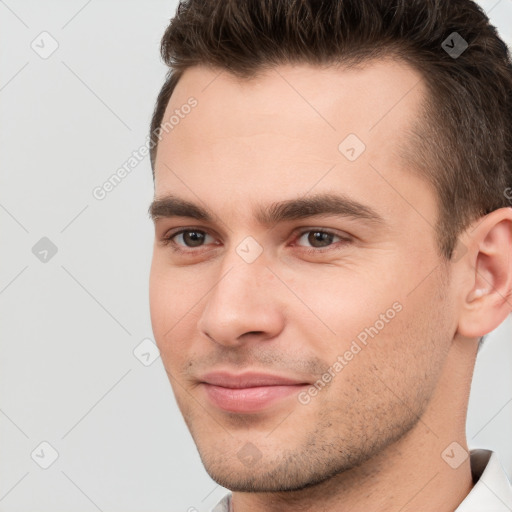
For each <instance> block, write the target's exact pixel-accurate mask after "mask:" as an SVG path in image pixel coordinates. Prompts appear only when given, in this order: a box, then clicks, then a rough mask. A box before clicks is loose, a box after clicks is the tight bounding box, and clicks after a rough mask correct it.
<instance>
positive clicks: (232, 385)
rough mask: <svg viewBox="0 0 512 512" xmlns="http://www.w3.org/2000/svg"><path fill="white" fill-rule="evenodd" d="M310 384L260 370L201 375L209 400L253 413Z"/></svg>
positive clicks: (225, 409) (229, 407) (227, 408)
mask: <svg viewBox="0 0 512 512" xmlns="http://www.w3.org/2000/svg"><path fill="white" fill-rule="evenodd" d="M309 385H310V383H308V382H304V381H300V380H296V379H291V378H287V377H283V376H279V375H270V374H263V373H244V374H239V375H235V374H230V373H228V372H214V373H209V374H207V375H204V376H203V377H202V378H201V383H200V386H201V388H202V389H203V390H204V393H205V395H206V397H207V399H208V400H209V402H210V403H211V404H212V405H213V406H215V407H217V408H219V409H221V410H223V411H226V412H233V413H245V414H250V413H256V412H260V411H263V410H265V409H268V408H269V407H270V406H272V405H275V404H277V403H278V402H280V401H283V400H284V399H285V398H289V397H290V396H292V395H296V394H297V393H299V392H300V391H301V390H302V389H303V388H304V387H307V386H309Z"/></svg>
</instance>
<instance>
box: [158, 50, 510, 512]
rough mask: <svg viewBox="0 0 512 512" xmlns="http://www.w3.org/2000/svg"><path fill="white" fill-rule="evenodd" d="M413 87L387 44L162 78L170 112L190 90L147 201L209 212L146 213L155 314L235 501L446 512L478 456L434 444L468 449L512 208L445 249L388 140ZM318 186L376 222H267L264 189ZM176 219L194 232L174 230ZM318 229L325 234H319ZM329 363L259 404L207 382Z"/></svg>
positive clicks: (505, 272) (190, 415)
mask: <svg viewBox="0 0 512 512" xmlns="http://www.w3.org/2000/svg"><path fill="white" fill-rule="evenodd" d="M424 95H425V88H424V86H423V83H422V80H421V76H420V75H419V74H418V73H417V72H416V71H414V70H412V69H411V68H410V67H408V66H407V65H405V64H402V63H400V62H396V61H392V60H379V61H376V62H371V63H367V64H366V65H365V66H364V67H360V68H351V69H344V68H334V67H329V68H321V69H320V68H313V67H311V66H308V65H297V66H293V67H292V66H284V65H283V66H279V67H277V68H274V69H271V70H267V71H266V72H264V73H262V74H260V75H258V76H257V77H255V78H252V79H250V80H241V79H237V78H236V77H234V76H232V75H230V74H229V73H227V72H226V71H223V72H220V71H219V70H214V69H208V68H204V67H195V68H191V69H189V70H187V71H186V72H185V74H184V76H183V77H182V79H181V80H180V82H179V83H178V85H177V87H176V89H175V91H174V93H173V95H172V98H171V100H170V103H169V105H168V108H167V112H166V114H165V116H164V119H167V118H168V117H169V116H170V115H171V114H172V112H173V111H174V110H175V109H179V108H181V106H182V105H183V104H185V103H187V100H188V99H189V97H191V96H193V97H194V98H196V99H197V106H196V107H195V108H194V109H193V111H192V112H191V113H190V114H189V115H187V116H186V117H184V118H183V119H181V120H180V122H179V124H177V125H176V126H174V127H173V129H172V130H171V131H170V132H169V133H167V134H164V135H163V137H162V140H161V142H160V144H159V148H158V154H157V159H156V166H155V199H161V198H163V197H165V196H166V195H168V194H172V195H174V196H176V197H179V198H181V199H183V200H187V201H189V202H193V203H194V204H196V205H198V206H200V207H202V208H206V209H208V210H209V211H210V212H211V214H212V216H213V219H211V220H209V221H205V220H198V219H193V218H190V217H187V216H173V217H169V218H166V217H164V216H162V217H160V216H156V217H155V219H154V220H155V246H154V255H153V262H152V267H151V278H150V305H151V319H152V324H153V331H154V335H155V339H156V342H157V345H158V347H159V349H160V352H161V356H162V360H163V362H164V365H165V368H166V371H167V374H168V376H169V380H170V382H171V385H172V387H173V390H174V393H175V396H176V399H177V403H178V405H179V408H180V410H181V412H182V414H183V417H184V419H185V422H186V423H187V426H188V428H189V429H190V432H191V434H192V436H193V438H194V441H195V443H196V445H197V448H198V451H199V453H200V456H201V459H202V461H203V463H204V466H205V468H206V470H207V471H208V473H209V474H210V476H211V477H212V478H213V479H214V480H216V481H217V482H219V483H220V484H221V485H223V486H225V487H227V488H229V489H231V490H233V491H234V495H233V505H234V509H235V510H236V512H245V511H249V510H250V511H260V510H261V511H263V510H265V511H274V510H276V511H277V510H279V511H288V510H304V511H306V510H315V511H322V510H334V509H335V510H350V511H351V512H358V511H363V510H364V511H366V510H379V511H383V512H385V511H388V510H389V511H391V510H394V511H396V510H401V511H409V510H410V511H412V510H418V509H420V510H422V511H437V512H439V511H451V510H454V509H455V508H456V507H457V506H458V504H459V503H460V502H461V501H462V500H463V499H464V497H465V496H466V495H467V493H468V492H469V491H470V489H471V487H472V481H471V475H470V466H469V459H466V460H464V462H462V463H461V464H460V465H459V466H458V468H457V469H453V468H452V467H450V465H449V464H447V462H445V460H444V459H443V458H442V456H441V454H442V453H443V451H444V450H445V449H446V448H447V447H448V446H449V445H450V444H451V443H453V442H457V443H459V444H460V445H461V447H462V448H465V449H467V445H466V440H465V419H466V408H467V401H468V395H469V388H470V382H471V376H472V371H473V365H474V361H475V357H476V351H477V344H478V338H479V337H480V336H482V335H483V334H486V333H488V332H490V331H491V330H492V329H494V328H495V327H497V326H498V325H499V324H500V323H501V322H502V321H503V320H504V318H505V317H506V315H507V314H508V313H509V312H510V309H511V307H510V303H511V301H510V299H509V300H508V301H507V297H510V293H511V291H510V290H511V274H512V272H511V263H510V262H511V260H512V258H511V250H510V247H511V245H512V243H511V242H512V240H511V239H512V236H511V232H512V229H511V219H512V212H511V209H510V208H502V209H500V210H497V211H495V212H492V213H491V214H489V215H487V216H486V217H484V218H481V219H479V220H478V222H475V223H474V224H473V225H472V226H471V228H470V229H468V231H467V232H466V233H464V234H463V236H462V237H461V245H460V249H461V250H460V252H459V255H458V256H457V258H456V260H455V261H454V262H450V263H446V262H445V261H444V260H443V259H442V258H441V257H440V255H439V254H438V252H437V247H436V244H435V232H434V229H433V226H435V223H436V219H437V212H438V208H437V203H436V197H437V196H436V194H435V192H434V190H432V189H431V188H430V187H429V185H428V184H427V183H426V182H425V181H423V180H422V179H421V178H420V177H419V176H417V175H416V174H415V173H414V172H412V170H411V169H410V167H409V165H408V162H406V161H404V160H403V159H401V158H400V156H399V155H400V145H401V144H404V143H405V142H406V134H407V130H408V129H409V128H410V127H411V126H412V123H413V122H414V121H415V120H417V118H418V115H419V112H420V105H421V101H422V100H423V98H424ZM348 134H356V135H357V137H358V138H359V139H360V140H362V141H363V142H364V144H365V146H366V149H365V151H364V152H363V153H362V154H361V155H360V156H359V157H358V158H357V159H356V160H355V161H350V160H349V159H347V158H346V157H345V156H344V154H342V152H340V150H339V149H338V146H339V144H340V142H342V141H343V140H344V139H345V137H347V135H348ZM322 193H331V194H345V195H346V196H348V197H350V198H351V199H353V200H355V201H358V202H360V203H363V204H365V205H368V206H370V207H371V208H372V209H374V210H375V211H376V212H377V213H378V214H379V215H380V216H381V217H382V222H380V223H375V222H370V221H366V220H363V219H360V218H354V217H344V216H338V215H334V214H327V215H317V216H311V217H309V218H302V219H296V220H293V219H292V220H286V221H281V222H278V223H274V224H272V225H270V226H269V225H264V224H261V223H260V222H259V221H258V218H257V215H256V213H257V211H258V210H259V209H261V210H263V211H267V212H268V211H269V205H270V204H272V203H276V202H280V201H284V200H289V199H297V198H308V197H312V196H314V195H315V194H322ZM184 228H188V229H189V230H192V231H194V230H196V231H201V232H204V233H205V234H206V235H205V237H204V240H203V244H202V245H198V246H195V247H187V245H186V243H187V240H189V239H185V238H184V237H183V236H180V235H178V236H175V237H174V238H173V239H172V242H173V243H170V244H169V243H165V241H164V238H165V237H166V236H171V235H173V234H175V233H177V232H178V231H179V230H180V229H184ZM308 229H309V231H308ZM315 229H316V231H319V230H326V231H328V232H330V233H332V234H334V235H336V236H334V237H332V238H328V240H329V241H328V242H327V243H326V246H325V247H320V248H319V247H316V246H315V245H314V244H315V239H314V238H312V237H311V236H309V235H310V234H311V232H313V233H314V232H315ZM304 232H306V234H305V235H303V233H304ZM249 236H250V237H252V239H254V240H255V241H256V242H257V243H258V244H259V247H260V248H261V249H262V252H261V254H260V255H259V256H258V257H257V258H256V259H255V260H254V261H253V262H252V263H247V262H246V261H244V259H243V258H242V257H241V255H240V252H237V247H239V246H240V244H241V243H242V242H243V241H244V240H245V239H246V237H249ZM251 243H252V242H251ZM241 247H244V248H245V249H247V248H248V247H249V252H252V254H254V252H253V251H255V250H256V249H254V247H257V246H254V244H253V245H252V246H247V245H243V244H242V246H241ZM176 249H181V251H182V252H178V251H176ZM476 290H483V292H476ZM479 295H481V296H479ZM393 305H395V310H394V311H395V314H394V315H393V318H391V319H389V318H388V316H390V315H391V314H390V313H386V312H388V311H389V310H390V309H393ZM398 309H400V311H397V310H398ZM382 315H384V316H385V319H384V320H387V321H384V320H382ZM386 315H388V316H386ZM379 319H381V323H379V324H377V323H376V322H377V321H378V320H379ZM382 322H384V324H383V325H384V326H383V327H382V328H378V329H377V331H378V333H377V334H375V335H374V336H373V337H368V340H367V343H366V344H365V345H363V344H362V343H358V345H359V346H360V350H359V351H358V352H357V353H355V354H353V356H352V357H351V358H350V360H347V359H346V358H345V359H344V361H345V363H344V364H343V365H342V369H341V370H339V371H336V370H335V369H333V365H334V363H335V362H336V361H339V359H338V356H340V355H341V356H343V355H344V354H345V353H346V351H347V350H348V351H350V349H351V347H354V345H353V342H354V340H357V339H358V335H360V334H361V333H362V332H363V331H365V329H367V328H370V327H371V326H376V325H378V326H379V327H380V325H381V324H382ZM329 368H331V372H330V375H331V379H330V382H329V383H328V384H327V385H326V386H325V387H323V388H321V389H320V391H318V392H317V393H316V395H315V396H310V400H309V402H308V403H307V404H304V403H301V402H300V401H299V400H298V396H297V393H294V394H292V395H289V396H287V397H285V398H283V399H281V400H279V401H277V402H276V403H274V404H273V405H272V406H270V407H268V408H266V409H265V410H263V411H260V412H257V413H230V412H226V411H223V410H221V409H219V408H218V407H216V406H215V405H214V404H213V403H212V402H211V401H210V400H209V398H208V396H207V394H206V393H205V390H204V386H203V385H202V384H201V383H200V381H201V377H202V376H203V375H204V374H205V373H206V372H210V371H213V370H215V371H217V370H219V371H220V370H222V371H228V372H230V373H234V374H239V373H242V372H244V371H247V370H253V371H259V372H264V373H272V374H274V375H282V376H286V377H289V378H293V379H297V380H300V381H301V382H304V383H309V384H310V385H312V384H314V383H315V382H316V381H317V380H318V379H321V378H322V376H323V375H325V374H326V372H327V373H328V374H329ZM338 368H339V367H338ZM304 389H310V388H308V387H304V388H302V390H303V391H304ZM302 396H304V395H302ZM244 454H245V455H247V454H248V455H249V457H248V458H247V457H245V458H244V457H243V455H244ZM333 507H336V508H333Z"/></svg>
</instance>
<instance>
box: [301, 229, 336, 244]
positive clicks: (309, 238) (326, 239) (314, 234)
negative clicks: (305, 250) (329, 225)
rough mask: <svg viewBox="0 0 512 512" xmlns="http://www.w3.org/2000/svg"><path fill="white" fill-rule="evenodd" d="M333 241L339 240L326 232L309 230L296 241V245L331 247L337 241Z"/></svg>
mask: <svg viewBox="0 0 512 512" xmlns="http://www.w3.org/2000/svg"><path fill="white" fill-rule="evenodd" d="M335 239H339V240H341V238H340V237H339V236H337V235H335V234H333V233H329V232H327V231H320V230H310V231H306V232H304V233H302V235H301V236H300V237H299V239H298V243H299V245H305V246H308V245H309V246H310V247H315V248H322V247H328V246H329V245H332V244H333V242H335V241H337V240H335ZM304 242H306V243H304Z"/></svg>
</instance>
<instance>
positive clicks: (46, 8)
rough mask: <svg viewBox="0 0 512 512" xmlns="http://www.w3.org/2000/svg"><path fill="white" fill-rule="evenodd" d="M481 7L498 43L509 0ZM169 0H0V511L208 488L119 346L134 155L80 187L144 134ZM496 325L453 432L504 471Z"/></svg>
mask: <svg viewBox="0 0 512 512" xmlns="http://www.w3.org/2000/svg"><path fill="white" fill-rule="evenodd" d="M481 4H482V5H483V7H484V8H485V9H486V10H487V11H488V12H489V13H490V17H491V19H492V20H493V22H494V23H495V24H497V26H498V27H499V28H500V31H501V34H502V37H504V38H505V39H506V41H507V42H508V43H509V45H510V44H511V43H512V0H501V1H497V0H492V1H489V2H487V1H484V2H481ZM175 7H176V1H174V0H171V1H161V0H160V1H152V2H143V1H138V2H136V1H126V0H125V1H123V2H120V1H118V2H115V1H113V0H108V1H105V0H103V1H101V2H100V1H99V0H89V1H84V0H77V1H69V0H67V1H65V2H64V1H60V2H59V1H47V2H41V1H40V0H39V1H35V0H33V1H28V0H27V1H21V0H18V1H15V0H5V1H1V0H0V52H1V53H0V55H1V65H0V118H1V123H0V145H1V148H0V152H1V155H2V156H1V165H2V173H1V178H0V179H1V183H0V222H1V234H2V241H1V244H2V248H3V251H4V252H3V253H2V256H3V257H2V263H1V265H0V306H1V308H2V321H1V324H0V325H1V332H0V340H1V358H0V386H1V387H0V390H1V393H0V397H1V401H0V443H1V445H0V453H1V456H0V511H8V512H15V511H24V512H28V511H38V512H50V511H51V512H62V511H69V510H73V511H74V512H82V511H83V512H88V511H92V512H94V511H95V510H102V511H116V512H117V511H124V512H131V511H139V512H142V511H145V512H148V511H151V510H159V511H163V510H168V511H187V510H190V511H192V510H194V509H193V508H191V507H194V508H195V509H197V510H199V511H204V510H208V509H209V508H210V507H211V506H212V505H213V504H214V503H216V502H217V501H218V500H219V499H220V498H221V497H222V495H223V494H224V493H225V490H224V489H223V488H221V487H219V486H218V485H216V484H215V482H213V481H212V480H211V479H210V478H209V477H208V475H207V474H206V473H205V471H204V469H203V467H202V465H201V462H200V459H199V456H198V454H197V451H196V449H195V446H194V444H193V442H192V439H191V437H190V435H189V434H188V431H187V429H186V426H185V424H184V422H183V420H182V418H181V415H180V413H179V411H178V409H177V407H176V403H175V401H174V398H173V395H172V392H171V388H170V385H169V383H168V380H167V376H166V374H165V372H164V370H163V367H162V363H161V360H160V359H159V358H157V359H156V360H155V361H154V362H153V363H152V364H151V365H149V366H145V365H144V364H143V362H145V363H146V364H147V359H148V358H150V359H151V358H152V356H147V355H146V356H144V357H142V360H143V362H141V360H139V359H137V358H136V357H135V355H134V353H133V351H134V349H135V348H136V347H137V346H138V345H139V344H140V343H141V342H142V341H143V340H145V339H147V338H149V339H152V332H151V324H150V316H149V306H148V276H149V267H150V261H151V251H152V240H153V227H152V224H151V222H150V221H149V219H148V217H147V214H146V210H147V207H148V205H149V202H150V201H151V199H152V194H153V184H152V178H151V170H150V164H149V158H148V157H146V158H145V159H144V160H143V161H142V162H140V163H139V164H138V165H137V167H135V169H133V171H132V172H131V173H130V174H129V175H128V176H127V177H126V178H125V179H124V180H123V181H122V182H121V183H120V184H119V185H118V186H117V187H116V188H115V189H114V190H112V191H111V192H110V193H109V194H108V195H107V196H106V197H105V198H104V199H103V200H101V201H100V200H97V199H95V198H94V197H93V195H92V190H93V189H94V188H95V187H97V186H101V185H102V183H104V182H105V181H106V180H107V179H108V178H109V177H110V176H111V175H112V174H113V173H114V172H115V171H116V170H117V169H118V168H119V167H120V166H122V165H123V163H125V162H126V161H127V159H128V158H129V157H130V156H131V154H132V152H133V151H134V150H136V149H138V148H139V147H140V146H141V145H143V144H144V142H145V140H146V135H147V132H148V126H149V121H150V115H151V112H152V108H153V104H154V100H155V98H156V94H157V92H158V90H159V88H160V86H161V84H162V81H163V78H164V74H165V67H164V65H163V64H162V63H161V62H160V59H159V41H160V38H161V35H162V33H163V31H164V29H165V27H166V26H167V23H168V20H169V18H170V17H171V16H172V15H173V13H174V11H175ZM44 31H46V32H48V33H49V34H51V36H47V35H43V36H41V35H40V34H41V33H42V32H44ZM54 41H56V43H55V42H54ZM52 44H53V45H55V44H58V48H57V49H56V51H55V52H54V53H53V54H52V55H50V56H47V55H46V54H45V52H49V51H50V50H51V49H52ZM31 45H33V46H35V47H36V48H37V52H39V53H37V52H36V51H35V50H34V49H33V48H32V47H31ZM41 53H42V54H43V56H44V57H47V58H42V57H41V56H40V55H41ZM43 237H47V238H48V239H49V240H51V242H52V243H53V244H54V246H56V248H57V253H56V254H55V255H53V256H52V252H51V250H50V252H48V253H47V254H46V253H44V249H45V248H46V249H48V246H47V245H45V244H48V242H47V241H43V242H39V241H40V240H41V238H43ZM38 242H39V243H40V244H42V245H41V246H36V247H37V248H38V249H37V250H35V252H36V253H38V251H43V252H39V253H38V255H37V256H38V257H36V254H34V253H33V247H34V246H35V245H36V244H37V243H38ZM44 257H46V260H47V261H45V262H44V261H40V258H44ZM511 333H512V322H511V318H510V317H509V318H508V319H507V321H506V322H505V323H504V324H503V325H502V326H501V327H500V328H499V329H498V330H497V331H495V332H494V333H492V335H491V336H490V337H489V339H488V342H487V344H486V345H485V346H484V349H483V350H482V352H481V353H480V355H479V358H478V364H477V368H476V371H475V379H474V385H473V390H472V394H471V400H470V412H469V419H468V428H467V431H468V441H469V444H470V447H471V448H474V447H488V448H492V449H494V450H497V451H498V452H499V453H500V455H501V458H502V461H503V464H504V465H505V467H506V469H507V471H508V474H509V475H512V443H511V441H510V431H511V426H512V343H511V339H512V337H511ZM144 343H148V341H146V342H144ZM148 347H150V346H149V345H148ZM139 350H140V352H142V353H146V352H147V348H146V345H142V348H141V349H139ZM43 441H46V442H47V443H49V444H50V445H51V446H52V447H53V448H54V449H55V450H56V451H57V452H58V454H59V456H58V458H57V459H56V460H55V462H54V463H53V464H52V465H51V466H50V467H48V469H42V468H41V467H40V466H41V465H44V464H48V463H49V462H51V460H52V452H51V449H50V448H48V447H47V446H45V445H43V446H40V443H41V442H43ZM31 454H33V455H32V456H31ZM418 463H419V464H420V463H421V461H418Z"/></svg>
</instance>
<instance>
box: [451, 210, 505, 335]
mask: <svg viewBox="0 0 512 512" xmlns="http://www.w3.org/2000/svg"><path fill="white" fill-rule="evenodd" d="M478 222H479V224H478V225H477V227H476V228H474V229H473V230H468V231H467V233H469V234H468V237H469V238H468V241H467V245H468V247H469V248H470V249H469V250H468V253H467V254H466V258H465V259H466V263H468V262H469V264H468V265H467V268H466V269H465V270H464V271H465V272H468V273H469V276H466V277H465V278H464V279H463V281H464V282H465V283H470V285H469V286H470V288H469V290H468V289H467V288H466V290H464V291H463V293H464V295H463V302H462V309H461V312H460V316H459V325H458V329H457V331H458V332H459V333H460V334H461V335H463V336H465V337H467V338H479V337H481V336H484V335H486V334H488V333H489V332H491V331H493V330H494V329H496V328H497V327H498V326H499V325H500V324H501V323H502V322H503V321H504V320H505V318H506V317H507V316H508V315H509V314H510V312H511V311H512V209H511V208H501V209H498V210H495V211H493V212H491V213H489V214H488V215H486V216H485V217H484V220H483V221H482V219H479V221H478ZM461 291H462V290H461Z"/></svg>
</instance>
